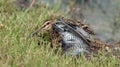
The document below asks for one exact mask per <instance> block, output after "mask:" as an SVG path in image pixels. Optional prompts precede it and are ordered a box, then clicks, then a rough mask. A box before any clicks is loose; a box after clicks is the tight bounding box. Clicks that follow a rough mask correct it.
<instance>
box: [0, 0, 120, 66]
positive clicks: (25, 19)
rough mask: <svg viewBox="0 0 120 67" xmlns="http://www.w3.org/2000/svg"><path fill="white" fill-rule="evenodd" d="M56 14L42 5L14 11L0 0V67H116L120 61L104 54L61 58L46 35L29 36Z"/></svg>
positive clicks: (3, 0) (4, 0)
mask: <svg viewBox="0 0 120 67" xmlns="http://www.w3.org/2000/svg"><path fill="white" fill-rule="evenodd" d="M50 13H53V14H54V13H56V14H57V12H56V8H55V9H51V10H48V9H47V8H44V7H42V6H41V5H38V6H37V9H36V8H31V9H25V10H24V9H23V10H19V9H15V8H14V7H13V6H10V5H9V4H8V3H6V0H0V67H80V66H81V67H117V66H120V65H119V63H120V59H119V58H117V57H115V56H112V55H107V56H106V54H104V53H100V54H97V55H96V56H97V57H92V59H91V60H87V59H86V58H85V57H84V55H83V56H81V57H79V58H76V57H65V56H61V55H60V53H59V52H58V53H57V54H55V53H54V49H52V48H50V42H49V35H48V34H47V32H46V33H45V34H43V35H46V37H44V36H41V37H40V38H39V41H40V45H38V43H37V41H38V38H36V37H32V38H27V36H28V35H29V34H30V33H31V32H32V31H34V30H35V29H37V28H38V27H39V26H40V25H41V24H42V23H43V21H44V20H46V19H48V18H50Z"/></svg>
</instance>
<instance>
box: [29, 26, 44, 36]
mask: <svg viewBox="0 0 120 67" xmlns="http://www.w3.org/2000/svg"><path fill="white" fill-rule="evenodd" d="M41 29H42V28H41V27H40V28H38V29H37V30H35V31H34V32H32V33H31V34H30V35H29V37H33V36H34V35H35V34H37V33H38V32H39V31H41Z"/></svg>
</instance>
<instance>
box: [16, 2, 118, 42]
mask: <svg viewBox="0 0 120 67" xmlns="http://www.w3.org/2000/svg"><path fill="white" fill-rule="evenodd" d="M15 4H16V5H17V6H18V7H19V8H28V7H30V6H36V5H38V4H42V5H44V6H46V7H47V8H48V9H53V8H56V11H57V12H59V13H60V15H61V16H66V17H69V18H72V19H76V20H80V21H83V22H84V21H85V23H87V24H89V25H90V26H91V28H92V29H93V30H94V32H95V34H96V37H98V38H99V39H101V40H102V41H106V42H108V43H112V42H115V41H120V5H119V4H120V0H16V1H15Z"/></svg>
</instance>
